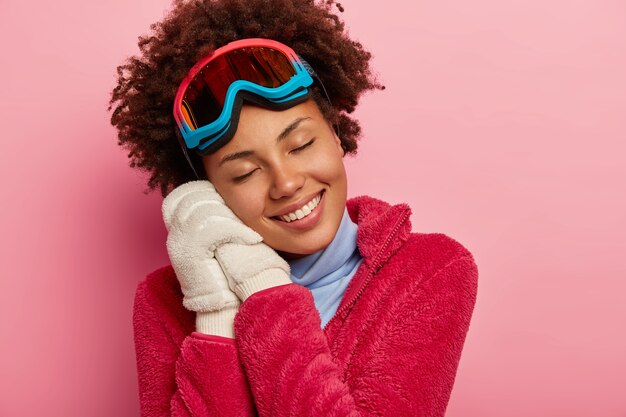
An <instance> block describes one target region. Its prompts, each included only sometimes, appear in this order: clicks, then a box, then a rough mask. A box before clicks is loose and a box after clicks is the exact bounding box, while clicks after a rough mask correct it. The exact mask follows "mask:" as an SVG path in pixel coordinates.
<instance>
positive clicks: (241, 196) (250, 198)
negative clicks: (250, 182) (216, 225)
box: [222, 187, 264, 227]
mask: <svg viewBox="0 0 626 417" xmlns="http://www.w3.org/2000/svg"><path fill="white" fill-rule="evenodd" d="M244 188H245V187H242V188H241V190H242V191H241V192H238V191H239V190H237V191H236V192H229V193H225V195H222V197H223V198H224V201H225V202H226V205H227V206H228V207H229V208H230V209H231V210H232V211H233V213H235V215H236V216H237V217H239V218H240V219H241V221H243V222H244V223H245V224H246V226H249V227H252V226H253V225H254V224H255V223H256V222H257V221H258V218H259V216H262V215H263V201H264V200H263V198H262V196H261V195H259V193H258V192H257V193H254V192H251V191H250V190H246V191H245V192H244V191H243V190H244Z"/></svg>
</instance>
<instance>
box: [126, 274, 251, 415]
mask: <svg viewBox="0 0 626 417" xmlns="http://www.w3.org/2000/svg"><path fill="white" fill-rule="evenodd" d="M150 295H151V294H149V292H148V291H147V289H146V286H145V282H142V283H140V284H139V286H138V288H137V293H136V296H135V304H134V311H133V327H134V334H135V351H136V355H137V372H138V382H139V400H140V406H141V416H142V417H165V416H177V417H178V416H196V417H205V416H206V417H209V416H211V417H212V416H220V417H221V416H224V417H227V416H237V417H241V416H243V417H246V416H255V415H256V411H255V409H254V403H253V401H252V399H251V397H250V388H249V386H248V383H247V381H246V377H245V374H244V373H243V369H242V367H241V364H240V362H239V358H238V353H237V349H236V347H235V342H234V339H229V338H224V337H220V336H212V335H205V334H202V333H198V332H195V331H192V332H191V333H189V331H188V329H187V332H185V331H186V330H185V329H184V328H183V326H181V325H180V322H181V320H180V318H181V316H180V314H183V315H185V314H189V313H193V312H189V311H187V310H184V307H180V306H170V307H168V306H167V303H166V302H164V301H163V300H159V297H151V296H150ZM172 304H173V303H172ZM181 306H182V304H181ZM179 308H180V310H179ZM188 321H189V320H188ZM189 322H190V323H192V322H193V321H192V320H191V321H189ZM181 340H182V344H181V343H180V341H181ZM177 341H178V342H177Z"/></svg>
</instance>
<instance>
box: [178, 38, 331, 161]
mask: <svg viewBox="0 0 626 417" xmlns="http://www.w3.org/2000/svg"><path fill="white" fill-rule="evenodd" d="M312 76H313V77H315V78H316V79H317V76H316V74H315V71H313V69H312V68H311V67H310V65H308V64H307V63H306V62H305V61H304V60H303V59H302V58H300V57H299V56H298V55H297V54H296V53H295V52H294V51H293V50H292V49H291V48H289V47H288V46H286V45H284V44H282V43H280V42H277V41H274V40H271V39H262V38H251V39H241V40H237V41H234V42H231V43H229V44H227V45H225V46H223V47H221V48H218V49H216V50H215V51H214V52H213V53H212V54H211V55H209V56H207V57H205V58H203V59H202V60H200V61H199V62H198V63H196V64H195V65H194V66H193V67H192V68H191V70H189V72H188V73H187V76H186V77H185V78H184V79H183V81H182V82H181V84H180V86H179V88H178V91H177V93H176V97H175V99H174V118H175V119H176V124H177V125H178V128H179V131H180V134H181V135H180V136H179V140H180V141H181V146H182V147H183V151H184V152H185V156H186V157H187V160H189V157H188V155H187V149H193V150H195V152H196V153H197V154H199V155H201V156H202V155H207V154H210V153H213V152H215V151H217V150H218V149H219V148H221V147H222V146H224V145H225V144H226V143H228V141H229V140H230V139H232V137H233V136H234V134H235V131H236V129H237V123H238V121H239V113H240V110H241V106H242V104H243V100H244V99H245V100H248V101H251V102H253V103H256V104H258V105H261V106H264V107H267V108H270V109H275V110H284V109H287V108H289V107H292V106H294V105H296V104H298V103H301V102H304V101H305V100H306V99H307V98H309V96H310V89H309V88H308V87H309V86H311V84H313V78H312ZM322 88H323V86H322ZM324 92H325V89H324Z"/></svg>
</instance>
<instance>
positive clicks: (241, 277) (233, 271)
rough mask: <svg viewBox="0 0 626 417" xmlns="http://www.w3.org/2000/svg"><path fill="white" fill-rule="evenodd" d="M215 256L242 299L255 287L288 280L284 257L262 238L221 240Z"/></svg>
mask: <svg viewBox="0 0 626 417" xmlns="http://www.w3.org/2000/svg"><path fill="white" fill-rule="evenodd" d="M215 257H216V258H217V260H218V261H219V263H220V265H221V266H222V270H223V271H224V273H225V274H226V277H227V278H228V284H229V285H230V288H231V289H232V290H233V291H234V292H235V294H237V296H238V297H239V298H240V299H241V301H244V300H245V299H246V298H248V297H249V296H251V295H252V294H254V293H255V292H257V291H261V290H264V289H266V288H271V287H277V286H279V285H285V284H290V283H291V278H290V273H289V272H290V269H289V264H288V263H287V261H285V260H284V259H283V258H281V257H280V256H279V255H278V254H277V253H276V252H275V251H274V249H272V248H270V247H269V246H268V245H266V244H265V243H263V242H259V243H253V244H245V243H238V242H235V243H224V244H223V245H221V246H219V247H218V248H217V249H216V250H215ZM244 260H245V262H244Z"/></svg>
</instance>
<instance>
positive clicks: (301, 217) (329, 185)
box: [111, 0, 477, 416]
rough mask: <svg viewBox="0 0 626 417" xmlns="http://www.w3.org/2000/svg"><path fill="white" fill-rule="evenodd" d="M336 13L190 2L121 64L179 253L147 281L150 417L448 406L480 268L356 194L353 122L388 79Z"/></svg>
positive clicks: (143, 371)
mask: <svg viewBox="0 0 626 417" xmlns="http://www.w3.org/2000/svg"><path fill="white" fill-rule="evenodd" d="M331 6H332V1H326V2H324V3H323V4H314V2H310V1H304V0H302V1H298V0H291V1H286V0H274V1H271V2H270V1H266V0H248V1H246V2H242V1H235V0H224V1H197V2H193V3H185V2H181V1H178V2H175V5H174V8H173V10H172V11H171V12H170V13H169V14H168V15H167V16H166V17H165V19H164V20H163V21H162V22H160V23H158V24H156V25H153V29H154V31H155V32H154V34H153V35H152V36H150V37H144V38H141V40H140V47H141V50H142V54H143V55H142V56H141V57H139V58H137V57H134V58H131V59H130V60H129V62H128V63H127V64H126V65H123V66H121V67H120V68H119V69H118V73H119V75H120V78H119V80H118V86H117V87H116V89H115V90H114V92H113V96H112V98H111V104H112V105H113V104H115V103H117V107H116V109H115V112H114V114H113V117H112V123H113V124H114V125H115V126H116V127H117V128H118V129H119V136H120V144H122V145H125V146H126V147H127V148H128V149H130V154H129V156H130V157H131V158H132V162H131V166H138V167H140V168H143V169H146V170H148V171H150V172H151V174H152V176H151V178H150V181H149V186H150V187H151V188H155V187H157V186H160V187H161V192H162V194H163V196H164V197H165V199H164V201H163V216H164V222H165V225H166V227H167V229H168V239H167V248H168V254H169V256H170V260H171V262H172V264H171V265H168V266H165V267H162V268H160V269H158V270H156V271H154V272H152V273H151V274H149V275H148V276H147V277H146V278H145V279H144V280H143V281H142V282H140V283H139V285H138V288H137V294H136V299H135V306H134V317H133V320H134V330H135V346H136V353H137V367H138V374H139V390H140V401H141V410H142V415H143V416H166V415H189V416H191V415H194V416H254V415H259V416H287V415H296V416H347V415H354V416H374V415H377V416H381V415H382V416H442V415H444V412H445V409H446V406H447V403H448V400H449V397H450V393H451V390H452V386H453V382H454V378H455V374H456V370H457V367H458V363H459V359H460V355H461V351H462V347H463V344H464V341H465V336H466V333H467V330H468V328H469V323H470V318H471V314H472V311H473V307H474V304H475V300H476V287H477V268H476V265H475V263H474V260H473V257H472V255H471V254H470V253H469V251H467V249H465V248H464V247H463V246H462V245H461V244H459V243H458V242H456V241H455V240H453V239H451V238H449V237H447V236H445V235H442V234H421V233H412V232H411V224H410V221H409V217H410V214H411V211H410V209H409V207H408V206H407V205H406V204H398V205H390V204H388V203H386V202H383V201H381V200H378V199H375V198H372V197H368V196H361V197H357V198H352V199H350V200H346V196H347V179H346V173H345V169H344V166H343V159H342V158H343V157H344V155H345V154H346V153H351V154H354V153H355V152H356V149H357V138H358V137H359V135H360V128H359V124H358V122H357V121H355V120H353V119H352V118H350V117H349V116H348V115H347V114H346V113H350V112H352V111H353V110H354V107H355V106H356V104H357V102H358V98H359V96H360V95H361V93H362V92H364V91H367V90H370V89H374V88H383V87H382V86H381V85H380V84H378V83H377V82H376V81H375V80H374V79H373V77H372V75H371V73H370V70H369V59H370V54H369V53H367V52H366V51H365V50H364V49H363V48H362V46H361V45H360V44H358V43H356V42H354V41H351V40H350V39H349V38H348V37H347V36H346V34H345V33H344V31H343V24H342V23H341V22H340V21H339V20H338V18H337V17H336V16H335V15H334V14H332V13H331V12H332V10H331ZM337 6H338V7H339V8H340V6H339V5H337ZM340 10H341V8H340ZM268 51H269V52H268ZM268 54H269V55H268ZM259 74H261V75H259ZM284 74H287V75H286V76H284ZM268 80H269V81H268ZM324 87H325V88H324ZM326 92H327V93H326ZM172 108H174V112H173V114H172V112H171V109H172Z"/></svg>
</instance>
